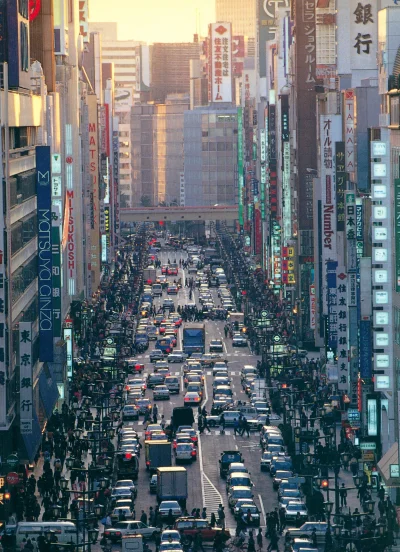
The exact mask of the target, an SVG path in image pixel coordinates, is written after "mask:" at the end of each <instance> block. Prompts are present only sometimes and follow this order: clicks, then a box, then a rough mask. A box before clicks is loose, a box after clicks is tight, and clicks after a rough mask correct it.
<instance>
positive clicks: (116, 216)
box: [112, 119, 120, 246]
mask: <svg viewBox="0 0 400 552" xmlns="http://www.w3.org/2000/svg"><path fill="white" fill-rule="evenodd" d="M114 124H116V125H117V129H116V130H113V133H112V144H113V160H114V163H113V175H112V176H113V194H112V195H113V200H114V209H113V218H114V246H118V243H119V231H120V213H119V162H118V159H119V135H118V122H116V121H115V119H114Z"/></svg>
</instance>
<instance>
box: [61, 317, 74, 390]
mask: <svg viewBox="0 0 400 552" xmlns="http://www.w3.org/2000/svg"><path fill="white" fill-rule="evenodd" d="M63 337H64V341H65V343H66V344H67V378H69V379H71V378H72V369H73V334H72V327H71V328H64V329H63Z"/></svg>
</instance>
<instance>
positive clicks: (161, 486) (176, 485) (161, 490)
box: [157, 466, 188, 508]
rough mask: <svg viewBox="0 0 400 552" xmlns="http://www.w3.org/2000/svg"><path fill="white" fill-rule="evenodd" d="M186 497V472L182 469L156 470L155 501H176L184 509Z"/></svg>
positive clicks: (176, 467)
mask: <svg viewBox="0 0 400 552" xmlns="http://www.w3.org/2000/svg"><path fill="white" fill-rule="evenodd" d="M187 497H188V486H187V471H186V469H185V468H183V467H178V466H173V467H171V468H158V469H157V501H158V503H160V502H162V501H163V500H177V501H178V502H179V504H180V505H181V506H182V507H183V508H186V500H187Z"/></svg>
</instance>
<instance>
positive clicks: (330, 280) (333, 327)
mask: <svg viewBox="0 0 400 552" xmlns="http://www.w3.org/2000/svg"><path fill="white" fill-rule="evenodd" d="M336 268H337V262H336V261H328V262H327V263H326V277H327V289H328V327H327V330H328V336H327V337H328V342H327V344H328V347H329V349H331V350H332V351H336V349H337V343H338V300H337V286H336Z"/></svg>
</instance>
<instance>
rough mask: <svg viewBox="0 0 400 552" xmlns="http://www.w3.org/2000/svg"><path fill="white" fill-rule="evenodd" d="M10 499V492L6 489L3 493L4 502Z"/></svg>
mask: <svg viewBox="0 0 400 552" xmlns="http://www.w3.org/2000/svg"><path fill="white" fill-rule="evenodd" d="M10 499H11V493H9V492H8V491H6V492H5V493H4V502H10Z"/></svg>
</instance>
